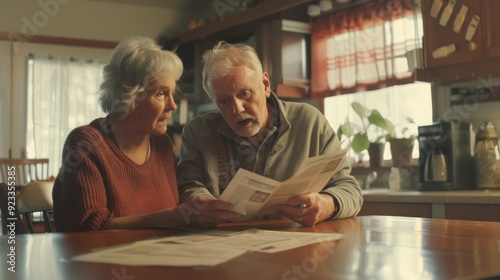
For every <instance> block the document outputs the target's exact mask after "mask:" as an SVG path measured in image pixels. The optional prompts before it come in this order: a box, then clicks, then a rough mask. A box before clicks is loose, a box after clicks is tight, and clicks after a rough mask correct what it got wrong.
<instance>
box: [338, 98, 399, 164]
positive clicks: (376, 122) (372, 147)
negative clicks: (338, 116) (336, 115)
mask: <svg viewBox="0 0 500 280" xmlns="http://www.w3.org/2000/svg"><path fill="white" fill-rule="evenodd" d="M351 107H352V108H353V110H354V112H356V114H357V115H358V116H359V118H360V119H361V125H356V124H354V123H352V122H349V121H347V122H346V123H344V124H342V125H341V126H340V127H339V128H338V130H337V135H338V137H339V139H341V140H342V136H343V135H345V136H346V137H347V138H348V139H349V141H350V145H351V149H352V150H353V151H354V152H355V153H360V152H362V151H364V150H367V151H368V154H369V155H370V166H371V167H378V166H380V165H381V164H382V160H383V154H384V145H385V141H387V140H388V139H392V138H394V137H395V136H396V133H395V130H394V124H393V123H392V122H391V121H390V120H388V119H386V118H384V117H383V116H382V114H380V112H379V111H378V110H376V109H373V110H370V109H368V108H366V107H364V106H363V105H361V103H359V102H353V103H352V104H351Z"/></svg>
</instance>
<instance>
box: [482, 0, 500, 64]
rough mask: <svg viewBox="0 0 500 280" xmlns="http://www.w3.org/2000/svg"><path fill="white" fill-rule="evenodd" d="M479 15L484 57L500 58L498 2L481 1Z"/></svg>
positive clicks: (499, 12) (499, 10) (492, 0)
mask: <svg viewBox="0 0 500 280" xmlns="http://www.w3.org/2000/svg"><path fill="white" fill-rule="evenodd" d="M477 2H479V1H477ZM481 14H483V19H482V20H483V22H482V28H483V34H484V38H483V40H484V52H485V56H487V57H500V1H499V0H481Z"/></svg>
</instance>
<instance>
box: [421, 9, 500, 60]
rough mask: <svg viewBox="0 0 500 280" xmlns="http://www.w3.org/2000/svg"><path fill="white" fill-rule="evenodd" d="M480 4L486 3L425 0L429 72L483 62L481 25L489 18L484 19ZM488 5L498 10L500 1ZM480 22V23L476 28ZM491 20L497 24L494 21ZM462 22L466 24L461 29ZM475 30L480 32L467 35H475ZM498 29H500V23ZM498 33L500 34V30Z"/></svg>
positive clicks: (424, 12) (425, 52)
mask: <svg viewBox="0 0 500 280" xmlns="http://www.w3.org/2000/svg"><path fill="white" fill-rule="evenodd" d="M480 2H483V0H482V1H477V0H422V13H423V21H424V22H423V25H424V56H425V67H426V68H432V67H437V66H444V65H450V64H456V63H463V62H469V61H474V60H479V59H482V58H483V54H482V46H483V34H482V33H483V32H482V30H481V29H482V24H481V23H482V22H483V21H485V18H484V16H483V15H482V14H483V13H482V11H481V6H480ZM488 2H491V5H494V6H496V7H499V4H500V3H498V2H500V1H498V0H496V1H495V0H491V1H488ZM493 2H494V3H495V4H493ZM481 4H482V3H481ZM439 7H441V8H439ZM487 14H490V13H487ZM460 19H462V20H460ZM477 19H479V22H477V24H475V23H474V22H475V21H476V20H477ZM491 20H492V21H493V18H492V19H491ZM460 21H462V22H463V24H462V26H461V28H459V27H460V24H459V22H460ZM474 26H475V27H476V28H477V29H476V31H475V32H474V35H473V36H471V37H470V35H467V34H468V33H469V34H471V33H470V32H471V30H472V29H473V28H474ZM497 26H499V25H498V23H497ZM498 30H499V31H500V28H498ZM457 31H458V32H457ZM468 36H469V40H468V39H467V37H468ZM499 38H500V36H498V35H497V38H496V39H497V40H498V39H499Z"/></svg>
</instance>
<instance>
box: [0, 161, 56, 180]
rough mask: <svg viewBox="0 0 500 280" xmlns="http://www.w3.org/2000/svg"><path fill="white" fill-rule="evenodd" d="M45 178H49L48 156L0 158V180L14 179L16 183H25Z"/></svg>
mask: <svg viewBox="0 0 500 280" xmlns="http://www.w3.org/2000/svg"><path fill="white" fill-rule="evenodd" d="M9 172H10V175H9ZM11 178H13V179H11ZM47 179H49V159H48V158H40V159H26V158H25V159H19V158H18V159H16V158H0V182H4V183H7V182H10V181H12V180H14V181H15V183H16V185H26V184H27V183H29V182H32V181H43V180H47Z"/></svg>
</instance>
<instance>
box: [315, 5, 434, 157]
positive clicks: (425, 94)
mask: <svg viewBox="0 0 500 280" xmlns="http://www.w3.org/2000/svg"><path fill="white" fill-rule="evenodd" d="M417 4H418V3H415V2H414V1H408V0H393V1H381V0H380V1H378V0H377V1H371V2H369V3H365V4H362V5H360V6H357V7H353V8H351V9H347V10H343V11H339V12H336V13H334V14H332V15H330V16H328V17H320V18H318V19H317V20H315V21H314V22H313V31H312V49H313V55H312V57H313V60H312V63H313V78H312V91H311V94H312V96H313V97H315V98H321V97H324V98H325V103H324V112H325V116H326V117H327V119H328V120H329V122H330V124H331V125H332V127H333V128H334V129H338V127H339V126H340V125H341V124H343V123H345V122H346V121H349V122H352V123H355V124H358V125H361V120H360V119H359V117H358V115H357V114H356V113H355V112H354V111H353V109H352V107H351V104H352V102H354V101H357V102H359V103H361V104H362V105H364V106H365V107H366V108H368V109H371V110H372V109H377V110H378V111H379V112H380V113H381V114H382V116H384V117H385V118H388V119H389V120H391V121H392V122H393V123H394V125H395V126H396V133H397V134H401V132H402V131H403V129H404V128H408V129H410V130H409V131H408V132H407V134H406V135H408V133H410V134H412V135H414V136H417V134H418V131H417V130H418V126H420V125H428V124H430V123H432V95H431V85H430V84H429V83H423V82H415V74H414V73H415V71H414V70H415V69H416V68H420V67H421V66H422V64H423V62H422V57H421V49H422V35H423V22H422V14H421V9H420V8H421V7H420V6H419V5H417ZM347 93H349V94H347ZM408 119H411V120H412V121H413V122H414V123H411V122H409V121H408ZM368 133H369V134H370V131H369V132H368ZM375 133H377V132H376V131H372V132H371V134H372V135H368V138H371V139H374V138H376V137H374V136H375V135H374V134H375ZM370 136H371V137H370ZM397 136H402V135H397ZM348 144H349V143H343V146H347V145H348ZM350 156H351V157H352V158H353V159H354V160H355V161H357V160H359V159H362V160H363V161H365V160H366V161H367V160H368V158H367V157H368V153H367V151H363V152H362V153H361V154H358V155H354V153H353V152H352V151H350ZM413 157H414V158H418V141H416V142H415V146H414V150H413ZM384 159H386V160H389V159H391V153H390V144H389V143H386V146H385V151H384Z"/></svg>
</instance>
